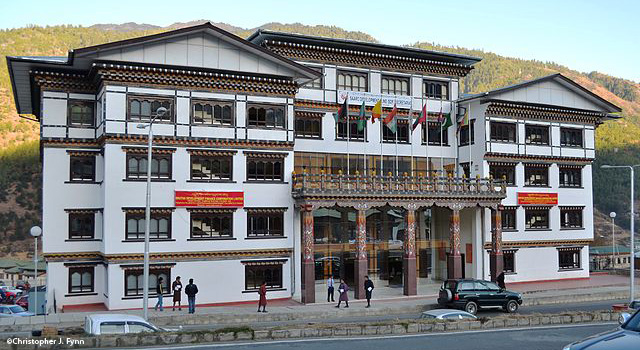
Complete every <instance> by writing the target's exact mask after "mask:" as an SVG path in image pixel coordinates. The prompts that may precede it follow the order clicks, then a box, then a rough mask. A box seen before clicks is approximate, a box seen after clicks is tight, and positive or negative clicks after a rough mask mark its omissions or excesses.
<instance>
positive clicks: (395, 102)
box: [393, 97, 400, 176]
mask: <svg viewBox="0 0 640 350" xmlns="http://www.w3.org/2000/svg"><path fill="white" fill-rule="evenodd" d="M393 106H394V107H397V106H398V98H397V97H396V98H395V100H394V103H393ZM393 118H394V119H395V122H396V132H394V134H395V137H396V176H400V169H399V168H398V118H397V117H396V116H393Z"/></svg>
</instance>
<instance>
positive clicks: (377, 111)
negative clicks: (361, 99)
mask: <svg viewBox="0 0 640 350" xmlns="http://www.w3.org/2000/svg"><path fill="white" fill-rule="evenodd" d="M381 115H382V100H378V102H376V104H375V105H374V106H373V109H372V110H371V122H372V123H375V122H376V118H377V119H380V116H381Z"/></svg>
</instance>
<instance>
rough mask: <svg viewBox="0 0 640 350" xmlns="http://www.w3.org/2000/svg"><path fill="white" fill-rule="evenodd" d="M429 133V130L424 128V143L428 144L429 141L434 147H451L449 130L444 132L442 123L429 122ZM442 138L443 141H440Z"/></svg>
mask: <svg viewBox="0 0 640 350" xmlns="http://www.w3.org/2000/svg"><path fill="white" fill-rule="evenodd" d="M441 131H442V132H441ZM428 132H429V134H428V135H427V129H425V128H422V143H426V142H427V141H428V142H429V144H430V145H432V146H448V145H449V133H448V130H442V125H440V123H438V122H429V128H428ZM427 136H428V137H427ZM441 137H442V139H440V138H441ZM441 141H442V142H441Z"/></svg>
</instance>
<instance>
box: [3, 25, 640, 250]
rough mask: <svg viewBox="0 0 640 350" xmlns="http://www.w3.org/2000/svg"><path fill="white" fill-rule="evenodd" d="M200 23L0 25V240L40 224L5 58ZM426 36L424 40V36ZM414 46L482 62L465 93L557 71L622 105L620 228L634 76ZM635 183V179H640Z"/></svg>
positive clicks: (631, 152) (606, 132)
mask: <svg viewBox="0 0 640 350" xmlns="http://www.w3.org/2000/svg"><path fill="white" fill-rule="evenodd" d="M202 22H203V20H199V21H193V22H187V23H175V24H173V25H171V26H169V27H167V28H160V27H157V26H154V25H150V24H143V25H139V24H136V23H125V24H97V25H94V26H92V27H88V28H87V27H76V26H52V27H36V26H32V27H27V28H19V29H11V30H0V237H3V238H4V239H5V240H20V239H22V238H24V237H26V236H27V235H28V233H27V229H28V227H30V226H31V225H33V224H37V223H38V222H39V220H40V219H39V213H40V209H39V208H40V195H39V194H40V192H39V191H40V182H41V181H40V178H39V174H40V163H39V148H38V143H37V141H36V140H37V137H38V124H37V123H35V122H32V121H28V120H25V119H21V118H19V117H18V115H17V113H16V111H15V107H14V102H13V97H12V93H11V85H10V82H9V75H8V72H7V66H6V59H5V56H14V55H16V56H66V55H67V52H68V50H69V49H73V48H80V47H85V46H90V45H96V44H101V43H105V42H110V41H116V40H122V39H127V38H131V37H137V36H142V35H147V34H152V33H157V32H160V31H164V30H167V29H172V28H179V27H184V26H189V25H194V24H198V23H202ZM216 25H218V26H220V27H221V28H223V29H225V30H229V31H231V32H233V33H235V34H237V35H239V36H241V37H246V36H248V35H249V34H251V33H252V32H254V31H255V30H256V29H258V28H251V29H244V28H239V27H235V26H233V25H230V24H226V23H216ZM259 28H268V29H271V30H277V31H285V32H296V33H301V34H308V35H320V36H327V37H334V38H348V39H352V40H361V41H376V39H375V38H373V37H372V36H370V35H368V34H366V33H362V32H350V31H345V30H343V29H341V28H338V27H333V26H306V25H303V24H300V23H294V24H281V23H268V24H265V25H263V26H260V27H259ZM428 39H429V38H428V37H425V40H428ZM411 46H415V47H419V48H424V49H435V50H440V51H448V52H454V53H460V54H468V55H473V56H478V57H482V58H483V60H482V61H481V62H480V63H478V64H477V65H476V66H475V69H474V70H473V71H472V72H471V74H469V76H467V77H466V78H465V79H464V80H463V82H462V89H463V93H477V92H482V91H486V90H490V89H494V88H497V87H501V86H505V85H510V84H515V83H518V82H521V81H523V80H529V79H534V78H538V77H541V76H545V75H548V74H551V73H555V72H560V73H562V74H565V75H567V76H568V77H570V78H571V79H574V80H576V81H577V82H578V83H580V84H581V85H583V86H585V87H586V88H588V89H590V90H591V91H593V92H595V93H597V94H598V95H600V96H602V97H604V98H606V99H608V100H610V101H611V102H613V103H614V104H616V105H618V106H620V107H622V108H623V109H624V111H623V113H622V115H623V116H624V119H622V120H619V121H615V122H607V123H605V124H604V125H602V126H600V127H599V128H598V131H597V142H596V146H597V149H598V160H597V161H596V164H595V165H596V167H594V168H595V170H594V198H595V201H596V206H597V208H598V209H600V210H601V211H603V212H605V213H608V212H609V211H612V210H614V211H617V212H618V213H619V218H620V220H619V222H621V223H623V225H626V226H628V224H624V223H625V222H628V216H627V218H626V220H625V215H624V213H625V211H626V210H627V209H626V206H628V203H629V201H628V199H627V193H628V190H629V187H628V186H629V184H628V173H624V172H622V171H611V170H600V169H599V168H597V166H599V165H600V164H602V163H604V162H607V163H619V164H638V163H640V145H639V141H640V86H639V85H638V84H637V83H635V82H632V81H629V80H625V79H621V78H616V77H612V76H608V75H606V74H601V73H598V72H591V73H581V72H577V71H574V70H571V69H570V68H568V67H564V66H561V65H558V64H555V63H551V62H541V61H535V60H522V59H515V58H509V57H503V56H500V55H497V54H494V53H490V52H484V51H479V50H471V49H465V48H459V47H446V46H440V45H434V44H431V43H428V42H419V43H415V44H412V45H411ZM638 182H640V181H637V182H636V183H638Z"/></svg>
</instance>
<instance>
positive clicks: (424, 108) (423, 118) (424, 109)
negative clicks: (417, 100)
mask: <svg viewBox="0 0 640 350" xmlns="http://www.w3.org/2000/svg"><path fill="white" fill-rule="evenodd" d="M426 121H427V104H426V103H425V104H424V105H423V106H422V111H421V112H420V117H418V118H416V120H415V121H414V122H413V129H411V131H413V130H415V129H416V128H417V127H418V125H420V124H421V123H424V122H426Z"/></svg>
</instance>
